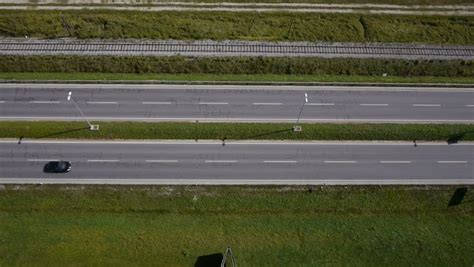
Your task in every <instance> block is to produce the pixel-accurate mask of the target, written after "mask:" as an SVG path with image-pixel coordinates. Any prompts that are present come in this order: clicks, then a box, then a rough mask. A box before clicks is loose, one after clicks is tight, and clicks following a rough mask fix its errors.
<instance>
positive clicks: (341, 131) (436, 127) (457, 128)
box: [0, 122, 474, 141]
mask: <svg viewBox="0 0 474 267" xmlns="http://www.w3.org/2000/svg"><path fill="white" fill-rule="evenodd" d="M98 124H100V131H89V130H88V128H87V124H86V123H85V122H2V123H1V124H0V138H20V137H23V138H32V139H35V138H38V139H41V138H79V139H192V140H202V139H211V140H222V139H226V140H229V141H230V140H234V141H239V140H408V141H412V140H414V139H417V140H419V141H423V140H427V141H448V139H449V140H451V141H453V140H457V141H462V140H465V141H473V140H474V125H466V124H449V125H443V124H431V125H430V124H303V125H302V126H303V129H304V130H303V131H302V132H293V131H292V127H293V124H272V123H185V122H183V123H180V122H161V123H147V122H98Z"/></svg>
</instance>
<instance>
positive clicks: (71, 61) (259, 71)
mask: <svg viewBox="0 0 474 267" xmlns="http://www.w3.org/2000/svg"><path fill="white" fill-rule="evenodd" d="M2 72H3V73H11V72H49V73H51V72H57V73H78V72H79V73H138V74H152V73H156V74H173V75H174V74H189V75H192V76H193V77H196V76H198V75H201V74H215V75H224V76H223V77H224V78H225V77H226V76H225V75H270V74H272V75H288V76H290V75H315V76H323V77H324V76H326V75H328V76H339V75H343V76H351V77H352V76H355V77H358V76H370V77H380V76H383V74H384V73H385V74H387V75H388V76H387V79H390V77H397V76H399V77H422V76H435V77H438V76H439V77H451V78H452V77H470V78H471V79H472V77H474V61H464V60H400V59H351V58H295V57H273V58H272V57H214V58H213V57H209V58H208V57H197V58H185V57H180V56H177V57H140V56H129V57H114V56H0V73H2ZM38 75H40V74H38ZM96 75H99V74H96ZM125 77H127V76H126V75H125ZM270 77H271V76H270ZM290 77H291V76H290Z"/></svg>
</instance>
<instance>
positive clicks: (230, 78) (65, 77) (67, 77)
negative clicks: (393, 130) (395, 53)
mask: <svg viewBox="0 0 474 267" xmlns="http://www.w3.org/2000/svg"><path fill="white" fill-rule="evenodd" d="M0 80H23V81H25V80H30V81H32V80H39V81H160V82H164V81H173V82H179V81H183V82H188V81H221V82H347V83H449V84H474V77H434V76H419V77H401V76H386V77H383V76H357V75H352V76H351V75H285V74H253V75H252V74H145V73H143V74H138V73H87V72H86V73H84V72H75V73H61V72H0Z"/></svg>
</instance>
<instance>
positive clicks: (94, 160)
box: [87, 159, 120, 162]
mask: <svg viewBox="0 0 474 267" xmlns="http://www.w3.org/2000/svg"><path fill="white" fill-rule="evenodd" d="M119 161H120V160H118V159H88V160H87V162H119Z"/></svg>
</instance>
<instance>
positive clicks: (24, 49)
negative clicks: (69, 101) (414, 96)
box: [0, 39, 474, 60]
mask: <svg viewBox="0 0 474 267" xmlns="http://www.w3.org/2000/svg"><path fill="white" fill-rule="evenodd" d="M0 55H123V56H126V55H144V56H172V55H182V56H264V57H265V56H269V57H270V56H271V57H275V56H276V57H278V56H281V57H282V56H298V57H354V58H404V59H464V60H474V46H435V45H411V44H410V45H407V44H376V43H372V44H353V43H348V44H343V43H302V42H301V43H300V42H298V43H290V42H282V43H270V42H268V43H267V42H240V41H222V42H215V41H195V42H184V41H136V40H134V41H102V40H88V41H84V40H75V39H72V40H71V39H66V40H39V39H13V40H12V39H7V40H1V41H0Z"/></svg>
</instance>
